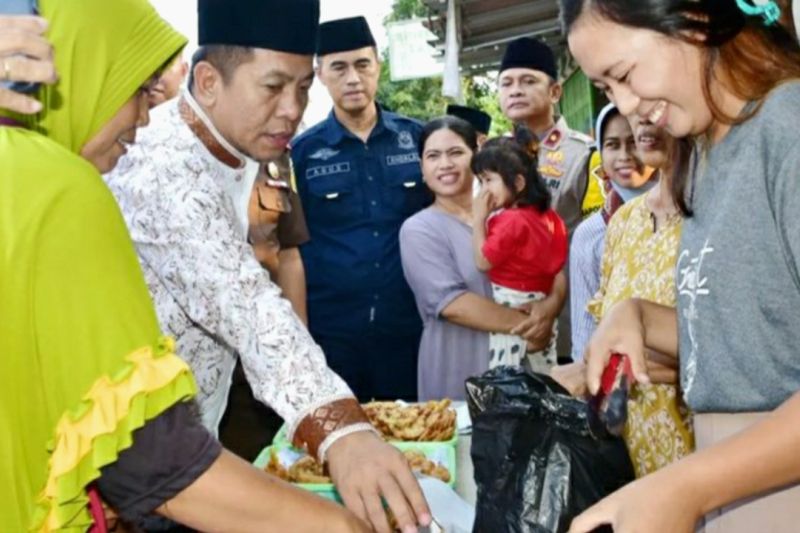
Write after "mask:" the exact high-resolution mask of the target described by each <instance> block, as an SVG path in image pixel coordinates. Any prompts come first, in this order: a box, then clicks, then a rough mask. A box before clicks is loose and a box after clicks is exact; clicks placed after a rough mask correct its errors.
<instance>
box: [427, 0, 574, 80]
mask: <svg viewBox="0 0 800 533" xmlns="http://www.w3.org/2000/svg"><path fill="white" fill-rule="evenodd" d="M423 1H424V3H425V5H426V6H428V8H429V9H430V10H431V12H432V16H431V17H430V22H429V27H430V29H431V31H433V33H435V34H436V35H437V37H438V38H439V41H438V42H437V43H436V44H437V46H438V47H439V48H441V49H443V48H444V41H445V31H446V30H445V28H446V27H447V24H446V20H447V0H423ZM455 2H456V6H455V7H456V16H457V18H458V20H457V26H458V28H459V33H460V43H461V54H460V64H461V70H462V72H463V73H465V74H474V73H479V72H484V71H486V70H491V69H493V68H497V67H498V66H499V64H500V60H501V59H502V57H503V53H504V52H505V48H506V45H507V43H508V42H509V41H512V40H514V39H516V38H518V37H526V36H532V37H537V38H539V39H543V40H544V41H545V42H547V43H548V44H549V45H550V46H551V47H552V48H553V49H554V51H555V52H556V54H559V53H560V52H561V50H563V47H564V44H563V43H564V39H563V37H562V36H561V28H560V26H559V22H558V0H455Z"/></svg>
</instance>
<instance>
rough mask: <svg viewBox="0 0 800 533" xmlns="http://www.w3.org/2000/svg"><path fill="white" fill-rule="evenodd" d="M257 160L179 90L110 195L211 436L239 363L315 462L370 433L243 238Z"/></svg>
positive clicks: (113, 177)
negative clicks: (335, 446) (343, 441)
mask: <svg viewBox="0 0 800 533" xmlns="http://www.w3.org/2000/svg"><path fill="white" fill-rule="evenodd" d="M258 172H259V164H258V163H256V162H255V161H252V160H250V159H249V158H247V157H245V156H244V155H242V154H241V153H239V152H238V151H237V150H235V149H234V148H233V147H231V146H230V145H229V144H228V143H227V142H225V139H224V138H223V137H222V136H221V135H220V134H219V133H218V132H217V131H216V129H215V128H214V127H213V125H212V124H211V122H210V119H208V117H206V116H205V115H204V113H203V112H202V110H201V109H200V107H199V105H198V104H197V103H196V102H195V101H194V100H193V99H192V97H191V96H190V95H189V94H184V95H183V96H182V97H181V98H179V99H174V100H172V101H171V102H167V103H165V104H163V105H161V106H159V107H158V108H156V109H155V110H154V112H153V113H152V122H151V125H150V127H148V128H144V129H142V130H140V131H139V135H138V136H137V142H136V144H135V145H133V146H131V147H130V151H129V153H128V154H127V156H125V157H124V158H123V159H122V161H120V164H119V165H118V166H117V168H116V169H115V170H114V171H113V172H112V173H111V174H108V175H106V176H105V179H106V183H107V184H108V185H109V187H110V188H111V191H112V192H113V193H114V195H115V196H116V198H117V201H118V203H119V205H120V207H121V209H122V212H123V215H124V217H125V220H126V222H127V224H128V230H129V231H130V233H131V237H132V238H133V241H134V243H135V245H136V251H137V253H138V255H139V261H140V263H141V265H142V270H143V271H144V275H145V279H146V280H147V283H148V285H149V288H150V293H151V295H152V297H153V301H154V303H155V306H156V310H157V313H158V318H159V321H160V323H161V326H162V328H163V330H164V331H166V332H168V333H169V334H170V335H172V336H174V337H175V338H176V340H177V345H178V353H179V354H180V355H181V357H182V358H184V359H185V360H186V361H187V362H188V363H189V364H190V365H191V367H192V371H193V372H194V375H195V378H196V380H197V385H198V388H199V391H198V394H197V399H198V402H199V404H200V411H201V415H202V417H203V423H204V424H205V425H206V427H208V428H209V429H210V430H211V431H213V432H216V431H217V428H218V425H219V422H220V419H221V418H222V414H223V412H224V411H225V407H226V403H227V399H228V392H229V390H230V386H231V376H232V373H233V369H234V366H235V364H236V360H237V358H238V357H241V359H242V363H243V366H244V371H245V374H246V375H247V379H248V381H249V382H250V385H251V387H252V389H253V394H254V395H255V397H256V398H257V399H258V400H260V401H261V402H263V403H265V404H268V405H270V406H271V407H272V408H273V409H275V411H277V412H278V414H279V415H281V416H282V417H283V418H284V419H285V420H286V421H287V423H288V425H289V435H290V437H294V440H295V442H296V443H297V444H302V445H305V446H307V447H308V448H309V449H310V450H311V451H312V452H316V453H317V454H318V456H320V457H323V456H324V455H325V450H327V448H328V447H329V446H330V445H331V444H332V443H333V442H334V441H335V440H336V439H338V438H341V437H343V436H344V435H347V434H349V433H352V432H353V431H360V430H371V429H372V428H371V426H370V425H369V424H368V423H366V422H367V420H366V418H365V416H364V415H363V413H362V412H361V410H360V409H359V407H358V404H357V402H356V400H355V398H354V397H353V395H352V393H351V392H350V389H349V388H348V387H347V385H346V384H345V383H344V381H343V380H342V379H341V378H340V377H339V376H337V375H336V374H335V373H334V372H333V371H332V370H330V368H328V366H327V365H326V363H325V356H324V354H323V353H322V349H321V348H320V347H319V346H318V345H317V344H316V343H315V342H314V341H313V339H312V338H311V335H310V334H309V332H308V330H307V329H306V328H305V327H304V326H303V324H302V322H301V321H300V319H299V318H297V316H296V315H295V314H294V312H293V311H292V308H291V305H290V303H289V301H288V300H286V299H284V298H282V297H281V293H280V289H279V288H278V286H277V285H275V284H274V283H273V282H272V281H271V280H270V278H269V274H268V273H267V272H266V270H264V269H263V268H262V267H261V265H260V264H259V263H258V261H257V260H256V258H255V255H254V253H253V249H252V247H251V246H250V244H249V243H248V242H247V227H248V219H247V206H248V202H249V200H250V194H251V192H252V189H253V182H254V181H255V178H256V175H257V174H258Z"/></svg>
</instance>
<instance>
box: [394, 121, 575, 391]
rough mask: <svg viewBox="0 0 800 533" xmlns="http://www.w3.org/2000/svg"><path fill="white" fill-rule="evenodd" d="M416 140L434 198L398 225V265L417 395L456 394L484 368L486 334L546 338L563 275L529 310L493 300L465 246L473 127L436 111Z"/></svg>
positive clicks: (536, 341)
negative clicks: (411, 315) (411, 309)
mask: <svg viewBox="0 0 800 533" xmlns="http://www.w3.org/2000/svg"><path fill="white" fill-rule="evenodd" d="M419 146H420V159H421V165H422V175H423V178H424V180H425V183H426V184H427V186H428V188H429V189H430V190H431V192H433V194H434V197H435V200H434V202H433V204H432V205H431V206H430V207H428V208H427V209H424V210H423V211H420V212H419V213H417V214H416V215H414V216H413V217H411V218H409V219H408V220H406V222H405V223H404V224H403V227H402V228H401V230H400V253H401V256H402V260H403V271H404V272H405V276H406V279H407V280H408V284H409V285H410V286H411V290H412V291H414V296H415V298H416V300H417V307H418V308H419V313H420V316H421V317H422V321H423V324H424V329H423V333H422V340H421V342H420V348H419V370H418V384H419V398H420V400H428V399H433V398H444V397H447V398H453V399H464V396H465V389H464V381H465V380H466V379H467V378H468V377H470V376H475V375H479V374H482V373H483V372H485V371H486V370H488V368H489V355H488V354H489V335H488V334H489V333H493V332H496V333H509V332H513V333H515V334H521V335H523V336H524V337H525V338H526V339H528V340H529V342H530V343H531V345H532V346H534V347H539V346H545V345H546V344H547V342H548V341H549V337H550V334H551V329H550V328H551V327H552V320H553V319H554V318H555V316H557V315H558V310H557V309H554V308H555V307H557V305H555V303H556V302H555V301H554V300H557V299H558V298H559V294H560V291H563V290H565V280H564V279H562V278H563V276H559V280H558V282H557V283H556V287H554V290H553V293H554V294H553V297H552V298H548V299H547V300H543V301H542V302H537V303H536V304H535V307H532V308H531V309H525V310H519V309H510V308H508V307H504V306H502V305H499V304H496V303H494V301H493V300H492V296H491V287H490V285H489V281H488V279H487V278H486V276H485V275H484V274H483V273H481V272H479V271H478V269H477V268H476V267H475V260H474V257H473V252H472V184H473V175H472V172H471V170H470V162H471V160H472V155H473V153H474V152H475V150H476V148H477V139H476V134H475V130H474V129H473V128H472V126H470V125H469V124H468V123H467V122H465V121H463V120H461V119H459V118H456V117H443V118H438V119H435V120H433V121H431V122H429V123H428V124H426V126H425V128H424V130H423V132H422V136H421V138H420V142H419Z"/></svg>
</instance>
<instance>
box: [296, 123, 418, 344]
mask: <svg viewBox="0 0 800 533" xmlns="http://www.w3.org/2000/svg"><path fill="white" fill-rule="evenodd" d="M421 131H422V125H421V124H420V123H419V122H417V121H416V120H413V119H410V118H406V117H401V116H399V115H396V114H394V113H390V112H388V111H385V110H383V109H380V108H379V111H378V122H377V124H376V126H375V128H374V129H373V131H372V133H371V134H370V136H369V138H368V140H367V142H366V143H365V142H364V141H362V140H361V139H359V138H358V137H356V136H355V135H353V134H352V133H350V132H349V131H348V130H347V129H346V128H345V127H344V126H342V125H341V123H340V122H339V121H338V120H337V119H336V117H335V115H334V113H333V112H331V114H330V115H329V116H328V118H327V119H326V120H324V121H323V122H321V123H320V124H317V125H316V126H314V127H313V128H310V129H309V130H307V131H305V132H304V133H303V134H301V135H300V136H298V137H297V138H296V139H295V140H294V141H293V142H292V160H293V163H294V168H295V176H296V180H297V191H298V193H299V194H300V198H301V200H302V203H303V208H304V211H305V213H306V220H307V223H308V228H309V232H310V235H311V240H310V241H309V242H308V243H306V244H304V245H303V246H301V248H300V251H301V254H302V256H303V263H304V265H305V268H306V279H307V286H308V311H309V327H310V329H311V331H312V333H313V334H314V335H315V336H325V337H340V338H347V337H350V336H352V335H361V334H367V333H375V334H377V335H378V336H379V337H380V336H385V335H389V336H390V337H391V336H393V335H397V336H404V337H408V336H412V337H413V336H415V335H416V336H418V335H419V334H420V332H421V327H422V326H421V321H420V318H419V314H418V312H417V309H416V305H415V302H414V296H413V294H412V293H411V290H410V289H409V287H408V284H407V283H406V280H405V277H404V276H403V269H402V266H401V264H400V246H399V242H398V233H399V231H400V226H401V225H402V223H403V221H405V220H406V219H407V218H408V217H409V216H411V215H413V214H414V213H416V212H417V211H419V210H420V209H422V208H424V207H426V206H427V205H429V204H430V203H431V200H432V196H431V195H430V193H429V192H428V190H427V188H426V187H425V185H424V183H423V181H422V175H421V171H420V164H419V155H418V147H417V142H418V140H419V136H420V133H421ZM386 348H391V347H386ZM413 349H414V350H415V351H416V349H417V347H416V346H415V347H414V348H413Z"/></svg>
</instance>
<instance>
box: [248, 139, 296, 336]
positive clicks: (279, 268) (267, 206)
mask: <svg viewBox="0 0 800 533" xmlns="http://www.w3.org/2000/svg"><path fill="white" fill-rule="evenodd" d="M247 214H248V219H249V222H250V227H249V230H248V234H247V239H248V242H249V243H250V244H251V245H252V246H253V251H254V252H255V254H256V259H258V261H259V262H260V263H261V265H262V266H263V267H264V268H265V269H267V271H269V275H270V277H271V278H272V279H273V281H275V283H276V284H277V285H278V286H279V287H280V288H281V290H282V291H283V294H284V296H285V297H286V298H287V299H288V300H289V301H290V302H292V307H293V308H294V310H295V313H297V315H298V316H299V317H300V318H301V319H303V322H306V323H307V322H308V320H307V313H306V279H305V269H304V268H303V261H302V259H301V257H300V252H299V250H298V247H299V246H300V245H301V244H305V243H306V242H308V239H309V234H308V226H306V219H305V215H304V213H303V204H302V203H301V202H300V198H299V197H298V196H297V192H295V190H294V180H293V179H292V161H291V158H290V157H289V152H288V151H287V152H286V153H284V154H283V155H282V156H281V157H280V158H279V159H276V160H275V161H272V162H270V163H268V164H266V165H264V166H263V167H262V169H261V173H260V174H259V176H258V178H257V179H256V182H255V184H254V185H253V193H252V194H251V196H250V203H249V205H248V210H247Z"/></svg>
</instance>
